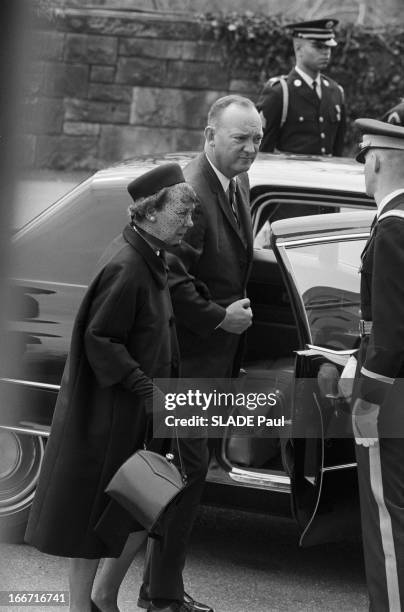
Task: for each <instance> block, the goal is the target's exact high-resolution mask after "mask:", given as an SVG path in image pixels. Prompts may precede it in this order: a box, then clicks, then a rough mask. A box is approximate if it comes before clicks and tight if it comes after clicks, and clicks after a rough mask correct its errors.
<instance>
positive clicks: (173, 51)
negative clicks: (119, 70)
mask: <svg viewBox="0 0 404 612" xmlns="http://www.w3.org/2000/svg"><path fill="white" fill-rule="evenodd" d="M119 55H120V56H132V57H150V58H160V59H182V60H189V61H190V60H198V61H217V62H219V61H221V60H222V59H223V51H222V47H221V46H220V45H218V44H217V43H207V42H202V41H190V40H154V39H145V38H122V39H121V41H120V43H119Z"/></svg>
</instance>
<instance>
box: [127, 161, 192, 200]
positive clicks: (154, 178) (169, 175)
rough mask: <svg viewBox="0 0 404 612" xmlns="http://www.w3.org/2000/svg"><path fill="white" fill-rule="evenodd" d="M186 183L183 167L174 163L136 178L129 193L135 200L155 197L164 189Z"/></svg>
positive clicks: (129, 186)
mask: <svg viewBox="0 0 404 612" xmlns="http://www.w3.org/2000/svg"><path fill="white" fill-rule="evenodd" d="M178 183H185V178H184V175H183V174H182V170H181V167H180V166H179V165H178V164H177V163H174V162H170V163H167V164H163V165H161V166H157V167H156V168H153V170H149V172H146V173H145V174H142V176H139V177H138V178H135V179H134V180H133V181H132V182H131V183H129V185H128V191H129V193H130V195H131V196H132V198H133V199H134V200H138V199H139V198H146V197H148V196H151V195H154V194H155V193H157V192H158V191H160V189H163V188H164V187H172V186H173V185H177V184H178Z"/></svg>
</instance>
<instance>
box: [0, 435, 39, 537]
mask: <svg viewBox="0 0 404 612" xmlns="http://www.w3.org/2000/svg"><path fill="white" fill-rule="evenodd" d="M44 448H45V445H44V440H43V438H41V437H40V436H32V435H30V434H22V433H19V432H16V431H13V430H11V429H3V428H0V541H2V542H14V543H17V542H23V541H24V533H25V528H26V524H27V520H28V516H29V512H30V508H31V504H32V500H33V499H34V495H35V488H36V484H37V482H38V478H39V473H40V469H41V464H42V460H43V456H44Z"/></svg>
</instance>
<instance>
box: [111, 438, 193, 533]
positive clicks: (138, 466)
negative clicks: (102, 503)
mask: <svg viewBox="0 0 404 612" xmlns="http://www.w3.org/2000/svg"><path fill="white" fill-rule="evenodd" d="M173 459H174V455H173V454H171V453H168V454H167V455H166V456H165V457H164V456H163V455H159V454H158V453H154V452H153V451H149V450H139V451H137V452H136V453H135V454H134V455H132V456H131V457H129V459H128V460H127V461H125V463H124V464H123V465H122V466H121V467H120V468H119V469H118V471H117V472H116V474H115V475H114V476H113V478H112V479H111V481H110V483H109V484H108V486H107V488H106V489H105V492H106V493H108V495H110V496H111V497H112V498H113V499H114V500H116V501H117V502H118V503H119V504H120V505H121V506H122V507H123V508H125V510H127V511H128V512H129V514H130V515H131V516H132V517H133V518H134V519H136V521H137V522H138V523H140V525H142V526H143V527H144V528H145V529H146V530H147V531H148V532H149V535H152V536H155V537H161V535H162V531H163V522H164V520H165V519H166V518H167V514H168V511H169V508H170V507H172V505H173V503H174V501H175V500H176V499H177V498H178V496H179V495H180V493H181V491H182V490H183V489H184V487H185V485H186V476H185V473H184V469H183V465H182V458H181V453H179V459H180V466H181V471H180V470H178V468H177V467H176V466H175V465H174V463H172V461H173Z"/></svg>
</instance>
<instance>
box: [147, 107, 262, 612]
mask: <svg viewBox="0 0 404 612" xmlns="http://www.w3.org/2000/svg"><path fill="white" fill-rule="evenodd" d="M261 138H262V126H261V121H260V117H259V114H258V112H257V110H256V109H255V107H254V104H253V103H252V102H251V101H250V100H248V99H247V98H243V97H241V96H226V97H224V98H220V99H219V100H217V101H216V102H215V103H214V104H213V106H212V107H211V109H210V111H209V114H208V125H207V127H206V128H205V147H204V152H203V153H202V154H201V155H199V157H197V158H196V159H194V160H193V161H192V162H191V163H190V164H189V165H188V166H187V167H186V168H185V169H184V176H185V178H186V180H187V182H188V183H190V184H191V185H192V187H193V188H194V189H195V191H196V194H197V196H198V202H199V205H198V206H197V208H196V210H195V214H194V219H193V223H194V224H193V227H192V228H190V229H189V231H188V232H187V234H186V235H185V237H184V240H183V241H182V243H181V244H180V245H179V246H178V247H177V248H176V249H175V255H173V256H171V257H169V258H168V262H169V266H170V274H169V278H170V281H169V282H170V289H171V297H172V300H173V307H174V313H175V315H176V321H177V329H178V338H179V344H180V353H181V363H182V376H183V377H184V378H212V379H213V378H231V377H237V375H238V370H239V365H240V345H241V338H242V334H243V332H244V331H245V330H246V329H247V328H248V327H249V326H250V325H251V320H252V313H251V308H250V301H249V299H248V298H247V296H246V285H247V280H248V277H249V273H250V268H251V262H252V253H253V244H252V229H251V217H250V208H249V182H248V176H247V174H246V172H247V170H248V169H249V168H250V166H251V164H252V162H253V161H254V159H255V157H256V155H257V153H258V149H259V145H260V142H261ZM179 446H180V452H181V455H182V458H183V461H184V463H185V471H186V473H187V476H188V488H187V495H184V496H183V499H182V502H181V505H180V506H179V507H178V511H177V513H176V515H175V517H174V520H173V521H172V523H171V524H170V525H169V527H168V531H167V534H166V539H165V545H164V547H163V549H162V550H161V549H160V547H159V545H158V544H155V543H153V544H152V545H151V547H150V548H149V555H148V562H147V565H146V570H145V576H144V585H143V588H142V590H141V601H140V603H147V599H149V600H150V599H151V600H152V603H149V605H148V609H149V610H153V609H155V608H156V607H158V606H159V605H160V604H161V606H160V607H163V609H164V610H165V611H167V612H176V611H179V610H180V611H181V612H183V611H184V612H185V611H190V612H191V611H195V612H198V611H200V612H203V611H206V612H207V611H208V610H211V608H210V607H209V606H205V605H203V604H199V603H198V602H195V601H193V600H192V598H190V597H189V596H188V595H185V598H184V589H183V582H182V570H183V567H184V564H185V555H186V548H187V544H188V539H189V535H190V532H191V529H192V525H193V523H194V519H195V516H196V512H197V508H198V504H199V501H200V498H201V495H202V490H203V486H204V481H205V476H206V472H207V469H208V459H209V452H208V441H207V439H206V438H199V439H195V438H192V439H186V438H184V439H182V440H181V439H180V442H179ZM145 600H146V601H145ZM164 604H165V605H164Z"/></svg>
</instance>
